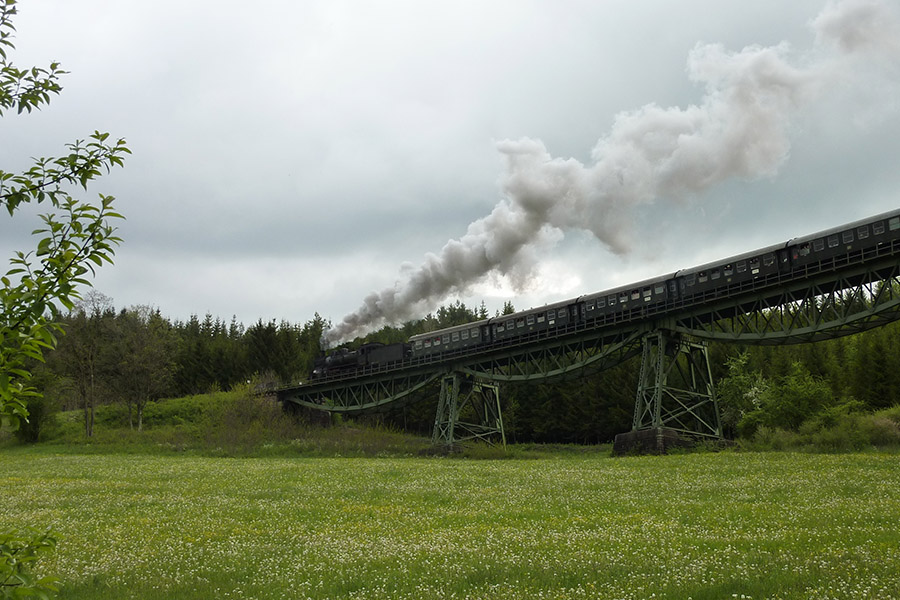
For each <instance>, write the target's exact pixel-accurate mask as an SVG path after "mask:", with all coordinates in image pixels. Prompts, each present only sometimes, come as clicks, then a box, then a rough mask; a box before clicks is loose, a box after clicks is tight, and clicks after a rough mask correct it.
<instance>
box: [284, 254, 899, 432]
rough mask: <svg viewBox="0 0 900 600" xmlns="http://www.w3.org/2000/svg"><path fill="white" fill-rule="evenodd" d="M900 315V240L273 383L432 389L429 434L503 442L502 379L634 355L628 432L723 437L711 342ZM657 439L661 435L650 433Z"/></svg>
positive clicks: (570, 373)
mask: <svg viewBox="0 0 900 600" xmlns="http://www.w3.org/2000/svg"><path fill="white" fill-rule="evenodd" d="M898 318H900V240H895V241H894V242H893V243H888V244H885V245H884V246H879V247H878V248H871V249H868V250H865V251H863V250H857V251H852V252H848V253H847V254H843V255H839V256H836V257H833V258H829V259H827V260H823V261H821V262H819V263H816V264H814V265H811V266H808V267H807V268H805V269H803V270H800V271H793V272H789V273H779V274H775V275H772V276H769V277H767V278H761V279H757V280H754V281H749V282H744V283H741V284H735V285H733V286H731V287H728V288H724V289H723V288H719V289H717V290H716V291H715V292H714V293H713V292H711V293H709V294H708V295H707V296H706V297H700V298H697V297H693V298H690V299H689V300H688V301H685V300H683V299H676V300H670V301H667V302H666V304H665V305H663V306H660V307H656V308H654V309H649V310H646V311H644V312H642V313H641V314H639V315H630V316H628V317H625V316H624V315H623V316H622V318H621V319H619V318H618V315H617V318H616V319H615V320H613V321H611V322H604V323H599V324H593V323H584V322H577V323H573V324H570V325H569V326H567V327H565V328H563V327H560V328H558V329H555V330H548V331H538V332H534V333H532V334H531V335H526V336H522V337H519V338H516V339H515V340H501V341H497V342H495V343H493V344H490V345H485V346H482V347H479V348H478V349H477V350H475V351H472V350H471V349H469V350H468V351H465V352H456V353H453V352H446V353H443V354H440V355H432V356H427V357H418V358H417V357H413V358H411V359H408V360H405V361H403V362H402V363H399V364H397V365H393V366H391V368H387V367H375V368H367V369H365V370H360V371H357V372H354V373H352V374H349V375H346V376H343V377H334V378H325V379H322V380H316V381H313V382H311V383H306V384H302V385H296V386H291V387H284V388H280V389H277V390H276V394H277V397H278V399H279V400H281V401H283V402H292V403H296V404H298V405H300V406H304V407H308V408H314V409H319V410H324V411H328V412H331V413H345V414H359V413H365V412H373V411H378V410H384V409H385V408H386V407H388V406H399V405H400V404H401V403H409V402H415V401H417V400H420V399H422V398H424V397H427V396H428V395H430V397H432V398H433V397H434V395H435V394H437V395H438V409H437V414H436V416H435V423H434V430H433V442H434V444H436V445H437V444H446V445H453V444H455V443H458V442H462V441H465V440H470V439H484V440H487V441H490V442H499V443H503V444H505V437H504V432H503V419H502V414H501V410H500V385H501V384H503V383H507V382H531V381H544V380H565V379H573V378H579V377H584V376H586V375H590V374H593V373H597V372H600V371H603V370H604V369H608V368H610V367H612V366H615V365H617V364H619V363H621V362H623V361H625V360H627V359H629V358H632V357H635V356H641V367H640V376H639V380H638V383H637V390H636V395H635V407H634V419H633V423H632V433H635V434H638V433H640V432H644V433H653V432H656V433H657V434H659V435H661V434H660V433H659V432H663V431H665V432H675V433H676V434H677V435H680V436H687V437H690V438H701V439H704V438H705V439H721V437H722V428H721V424H720V421H719V410H718V405H717V402H716V396H715V389H714V385H713V381H712V375H711V372H710V366H709V357H708V352H707V344H708V343H709V341H713V340H715V341H720V342H732V343H739V344H762V345H779V344H797V343H806V342H815V341H819V340H825V339H830V338H835V337H839V336H843V335H849V334H854V333H857V332H860V331H864V330H867V329H871V328H874V327H879V326H882V325H885V324H887V323H889V322H892V321H894V320H897V319H898ZM659 439H660V438H657V440H658V443H660V444H661V441H659Z"/></svg>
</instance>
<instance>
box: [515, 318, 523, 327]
mask: <svg viewBox="0 0 900 600" xmlns="http://www.w3.org/2000/svg"><path fill="white" fill-rule="evenodd" d="M516 327H525V318H524V317H519V318H518V319H516Z"/></svg>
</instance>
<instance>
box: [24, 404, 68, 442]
mask: <svg viewBox="0 0 900 600" xmlns="http://www.w3.org/2000/svg"><path fill="white" fill-rule="evenodd" d="M27 406H28V420H27V421H24V420H23V421H20V422H19V428H18V429H16V431H15V435H16V438H18V439H19V441H22V442H25V443H26V444H34V443H37V442H40V441H42V440H45V439H47V438H49V437H52V436H53V434H54V433H55V431H56V429H58V425H57V423H56V414H57V413H58V412H59V404H58V403H57V402H56V401H55V400H53V399H51V398H48V397H47V396H33V397H31V398H30V399H29V400H28V404H27Z"/></svg>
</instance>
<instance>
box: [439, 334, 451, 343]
mask: <svg viewBox="0 0 900 600" xmlns="http://www.w3.org/2000/svg"><path fill="white" fill-rule="evenodd" d="M441 343H444V344H449V343H450V334H449V333H445V334H444V335H443V337H441Z"/></svg>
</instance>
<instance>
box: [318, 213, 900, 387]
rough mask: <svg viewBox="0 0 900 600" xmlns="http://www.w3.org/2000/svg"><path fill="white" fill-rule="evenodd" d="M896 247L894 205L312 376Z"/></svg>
mask: <svg viewBox="0 0 900 600" xmlns="http://www.w3.org/2000/svg"><path fill="white" fill-rule="evenodd" d="M898 251H900V209H898V210H895V211H891V212H888V213H883V214H881V215H877V216H875V217H871V218H869V219H863V220H860V221H855V222H853V223H849V224H846V225H842V226H840V227H836V228H833V229H828V230H826V231H822V232H819V233H816V234H812V235H808V236H804V237H800V238H794V239H791V240H788V241H787V242H783V243H780V244H775V245H773V246H768V247H766V248H762V249H759V250H754V251H753V252H747V253H745V254H740V255H738V256H732V257H730V258H726V259H724V260H720V261H716V262H713V263H708V264H705V265H701V266H699V267H694V268H692V269H685V270H681V271H677V272H675V273H673V274H669V275H664V276H660V277H657V278H654V279H648V280H646V281H641V282H638V283H634V284H631V285H628V286H623V287H619V288H614V289H611V290H606V291H603V292H597V293H594V294H588V295H585V296H579V297H577V298H572V299H570V300H564V301H562V302H557V303H555V304H550V305H547V306H543V307H540V308H532V309H529V310H525V311H521V312H517V313H514V314H510V315H503V316H499V317H493V318H490V319H484V320H481V321H477V322H474V323H468V324H466V325H459V326H456V327H449V328H447V329H441V330H439V331H431V332H428V333H421V334H418V335H414V336H412V337H410V338H409V342H408V343H402V344H388V345H384V344H366V345H364V346H361V347H360V348H359V349H358V350H347V349H339V350H337V351H335V352H334V353H332V354H330V355H329V356H324V357H321V358H320V359H318V360H317V361H316V365H315V369H314V371H313V374H312V376H313V378H314V379H316V378H321V377H325V376H329V377H330V376H343V375H344V374H349V373H351V372H356V371H358V370H362V369H373V368H382V367H383V368H392V367H394V366H399V365H400V364H402V363H403V362H405V361H408V360H410V359H425V360H429V359H432V360H433V359H435V358H438V357H439V356H447V355H451V354H465V353H468V352H472V351H475V350H477V349H482V348H488V347H498V346H502V345H508V344H514V343H517V342H521V341H525V340H526V339H528V338H530V337H534V336H535V335H542V334H552V333H561V332H564V331H566V330H568V329H572V328H576V327H577V328H583V327H588V328H593V327H602V326H605V325H612V324H618V323H624V322H627V321H634V320H639V319H645V318H648V317H652V316H658V315H661V314H664V313H666V312H668V311H670V310H673V309H675V308H676V307H677V308H681V307H684V306H688V305H695V304H702V303H704V302H707V301H709V300H711V299H714V298H717V297H724V296H729V295H733V294H740V293H743V292H746V291H749V290H764V289H766V288H769V287H772V286H774V285H776V284H778V283H781V282H785V281H790V280H794V279H802V278H804V277H807V276H810V275H812V274H815V273H818V272H821V271H823V270H830V269H833V268H835V267H840V266H841V265H843V264H848V263H849V262H852V261H855V260H859V259H862V258H867V259H868V258H871V257H876V256H881V255H887V254H892V253H895V252H898Z"/></svg>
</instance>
